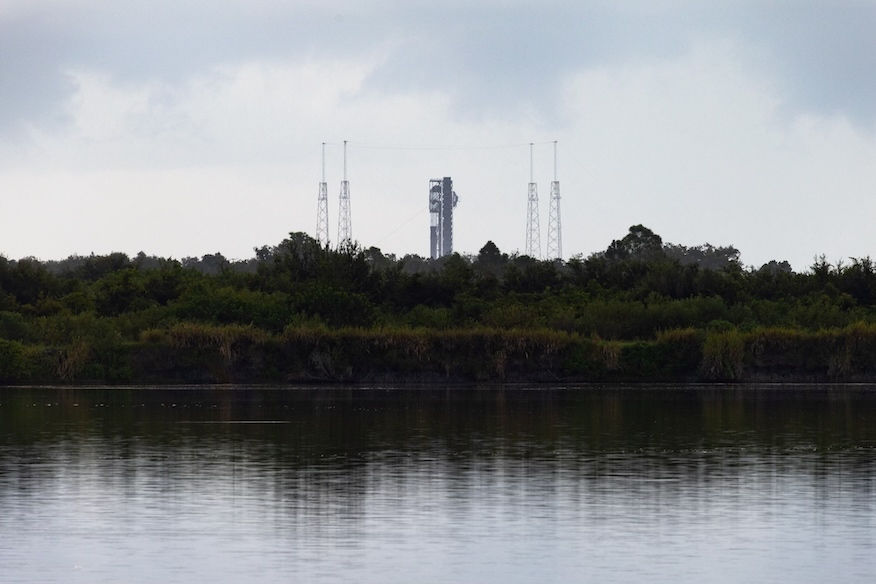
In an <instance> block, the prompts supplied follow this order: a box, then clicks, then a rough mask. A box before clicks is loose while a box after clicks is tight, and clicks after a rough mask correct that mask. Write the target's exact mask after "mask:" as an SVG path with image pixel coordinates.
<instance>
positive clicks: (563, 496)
mask: <svg viewBox="0 0 876 584" xmlns="http://www.w3.org/2000/svg"><path fill="white" fill-rule="evenodd" d="M874 477H876V387H867V386H849V387H839V388H824V387H821V388H819V387H815V386H805V387H803V386H793V387H788V386H784V387H782V386H767V387H739V386H729V387H721V388H696V387H681V388H677V387H676V388H673V387H639V388H620V387H612V388H599V387H588V388H551V389H545V388H538V389H532V390H527V389H524V388H515V389H504V390H502V389H465V388H450V389H445V388H441V389H435V388H430V389H393V390H386V389H349V388H320V389H246V388H228V387H214V388H198V389H185V388H184V389H174V390H167V389H51V388H40V389H10V388H0V582H4V583H12V582H28V583H31V582H59V583H60V582H63V583H76V582H87V583H97V582H112V583H114V584H115V583H125V582H131V583H137V582H144V583H146V582H148V583H154V582H169V583H170V582H186V583H189V582H210V583H221V582H229V583H230V582H234V583H238V582H242V581H258V582H313V583H316V584H320V583H333V582H356V583H368V582H374V583H396V582H398V583H409V582H413V581H416V582H422V583H433V582H435V583H440V582H452V583H462V582H476V583H488V582H503V583H505V582H527V583H529V582H598V583H611V582H630V583H633V582H635V583H637V584H638V583H644V582H648V583H651V582H656V583H660V582H667V583H668V582H671V583H673V584H678V583H687V582H691V583H693V582H696V583H701V582H795V583H801V582H803V583H805V582H846V583H848V582H868V583H870V582H873V581H876V580H874V577H876V554H874V549H876V548H874V546H876V490H874V488H876V479H874Z"/></svg>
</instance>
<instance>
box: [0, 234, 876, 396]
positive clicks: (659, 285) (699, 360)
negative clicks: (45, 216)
mask: <svg viewBox="0 0 876 584" xmlns="http://www.w3.org/2000/svg"><path fill="white" fill-rule="evenodd" d="M255 252H256V253H255V257H254V258H252V259H250V260H246V261H236V262H232V261H228V260H227V259H225V258H224V257H222V255H221V254H215V255H209V256H204V257H203V258H186V259H184V260H182V261H176V260H172V259H163V258H155V257H150V256H146V255H145V254H142V253H141V254H139V255H138V256H137V257H135V258H133V259H132V258H129V257H128V256H127V255H125V254H121V253H114V254H110V255H107V256H94V255H92V256H88V257H80V256H74V257H70V258H68V259H66V260H63V261H52V262H41V261H38V260H36V259H20V260H17V261H13V260H9V259H7V258H4V257H2V256H0V382H4V383H32V382H43V383H44V382H57V381H62V382H206V381H278V382H285V381H299V380H317V379H325V380H358V381H361V380H374V381H377V380H439V379H452V380H509V379H510V380H513V379H528V380H554V381H556V380H564V379H568V380H638V379H641V380H645V379H647V380H660V379H663V380H684V379H701V380H738V379H796V380H800V379H813V380H815V379H817V380H827V379H849V380H851V379H873V378H876V264H874V262H873V261H871V260H870V259H869V257H865V258H852V259H851V260H850V261H849V263H848V264H843V263H838V264H836V265H831V264H829V263H828V262H827V261H825V259H824V258H819V259H816V260H815V262H814V264H813V265H812V266H811V268H810V269H809V270H808V271H806V272H805V273H795V272H793V271H792V270H791V268H790V266H789V265H788V264H787V263H785V262H782V263H777V262H770V263H769V264H766V265H764V266H762V267H761V268H759V269H755V268H751V267H749V268H746V267H744V266H743V265H742V264H741V262H740V259H739V252H738V250H736V249H734V248H733V247H713V246H711V245H708V244H706V245H703V246H698V247H685V246H680V245H672V244H665V243H663V241H662V240H661V238H660V237H659V236H658V235H656V234H654V233H653V232H651V231H650V230H649V229H647V228H645V227H643V226H641V225H637V226H634V227H631V228H630V231H629V233H628V234H627V235H626V236H625V237H623V238H622V239H619V240H616V241H614V242H612V244H611V245H610V246H609V247H608V248H607V249H606V250H605V251H604V252H600V253H596V254H593V255H591V256H590V257H587V258H583V257H573V258H571V259H570V260H568V261H566V262H561V261H536V260H534V259H532V258H529V257H526V256H517V255H512V256H509V255H507V254H503V253H502V252H501V251H500V250H499V249H498V248H497V247H496V246H495V245H494V244H493V243H491V242H487V244H486V245H485V246H484V247H483V249H481V250H480V252H479V253H478V255H477V256H473V257H463V256H460V255H457V254H454V255H452V256H448V257H445V258H441V259H439V260H424V259H423V258H420V257H417V256H405V257H404V258H396V257H394V256H391V255H390V256H387V255H384V254H382V253H381V252H380V250H378V249H376V248H370V249H363V248H361V247H358V246H356V245H350V246H344V247H341V248H340V249H337V250H334V249H328V248H325V247H321V246H320V245H319V244H318V243H317V242H316V241H314V240H313V239H311V238H310V237H308V236H307V235H304V234H301V233H295V234H291V235H290V237H289V238H288V239H286V240H284V241H283V242H281V243H280V244H279V245H276V246H273V247H262V248H258V249H256V250H255Z"/></svg>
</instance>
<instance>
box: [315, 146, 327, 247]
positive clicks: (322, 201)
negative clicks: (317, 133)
mask: <svg viewBox="0 0 876 584" xmlns="http://www.w3.org/2000/svg"><path fill="white" fill-rule="evenodd" d="M316 240H317V241H318V242H319V243H320V245H326V244H327V243H328V241H329V215H328V184H327V183H326V182H325V142H323V143H322V182H321V183H319V196H318V197H317V202H316Z"/></svg>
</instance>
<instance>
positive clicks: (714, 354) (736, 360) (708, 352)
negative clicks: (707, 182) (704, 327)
mask: <svg viewBox="0 0 876 584" xmlns="http://www.w3.org/2000/svg"><path fill="white" fill-rule="evenodd" d="M746 336H747V335H746V333H743V332H740V331H738V330H736V329H733V330H728V331H720V332H711V333H708V334H706V339H705V342H704V343H703V360H702V363H701V365H700V373H701V375H702V377H703V378H704V379H706V380H710V381H739V380H741V379H742V374H743V365H744V359H745V343H746Z"/></svg>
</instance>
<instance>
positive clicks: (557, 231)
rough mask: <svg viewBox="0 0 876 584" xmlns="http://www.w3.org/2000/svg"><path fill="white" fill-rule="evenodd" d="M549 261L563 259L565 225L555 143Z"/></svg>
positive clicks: (549, 225)
mask: <svg viewBox="0 0 876 584" xmlns="http://www.w3.org/2000/svg"><path fill="white" fill-rule="evenodd" d="M547 259H550V260H553V259H558V260H559V259H563V224H562V220H561V215H560V181H559V180H557V143H556V142H554V180H553V182H551V207H550V212H549V215H548V236H547Z"/></svg>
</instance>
